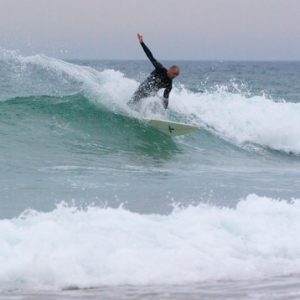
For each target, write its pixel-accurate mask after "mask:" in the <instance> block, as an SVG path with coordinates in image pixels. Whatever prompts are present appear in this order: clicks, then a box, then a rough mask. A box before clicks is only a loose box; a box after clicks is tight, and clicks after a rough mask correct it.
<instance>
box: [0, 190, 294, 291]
mask: <svg viewBox="0 0 300 300" xmlns="http://www.w3.org/2000/svg"><path fill="white" fill-rule="evenodd" d="M299 219H300V200H297V201H294V202H293V203H290V204H289V203H287V202H286V201H279V200H274V199H270V198H264V197H259V196H256V195H249V196H248V197H247V199H246V200H244V201H241V202H239V203H238V205H237V207H236V208H232V209H230V208H218V207H213V206H208V205H199V206H197V207H189V208H186V209H175V210H174V211H173V212H172V213H171V214H170V215H167V216H163V215H140V214H138V213H132V212H129V211H127V210H125V209H123V208H119V209H112V208H103V209H101V208H96V207H90V208H89V209H88V210H86V211H80V210H77V209H75V208H67V207H65V206H62V205H61V206H59V207H58V208H57V209H55V210H54V211H52V212H49V213H37V212H33V211H31V212H27V213H25V214H24V215H23V216H20V217H19V218H15V219H11V220H1V221H0V266H1V268H0V289H1V290H4V289H8V288H22V289H43V288H47V289H49V288H50V289H56V288H62V287H67V286H70V285H71V286H78V287H90V286H99V285H115V284H177V283H188V282H199V281H204V280H218V279H249V278H250V279H257V278H262V277H263V276H274V275H286V274H290V273H298V272H300V250H299V249H300V242H299V238H298V237H299V230H300V223H299Z"/></svg>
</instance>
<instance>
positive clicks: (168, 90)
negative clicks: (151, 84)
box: [163, 87, 172, 109]
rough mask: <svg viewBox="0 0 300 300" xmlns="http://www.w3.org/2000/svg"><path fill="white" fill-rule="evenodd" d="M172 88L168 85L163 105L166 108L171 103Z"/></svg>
mask: <svg viewBox="0 0 300 300" xmlns="http://www.w3.org/2000/svg"><path fill="white" fill-rule="evenodd" d="M171 90H172V87H167V88H166V89H165V91H164V99H163V106H164V108H165V109H167V108H168V105H169V95H170V92H171Z"/></svg>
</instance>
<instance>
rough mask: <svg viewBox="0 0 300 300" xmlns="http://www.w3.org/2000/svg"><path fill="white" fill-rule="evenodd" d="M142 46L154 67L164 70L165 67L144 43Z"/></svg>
mask: <svg viewBox="0 0 300 300" xmlns="http://www.w3.org/2000/svg"><path fill="white" fill-rule="evenodd" d="M141 46H142V47H143V49H144V51H145V53H146V55H147V57H148V58H149V60H150V61H151V62H152V64H153V66H154V67H155V68H156V69H161V68H163V65H162V64H161V63H159V62H158V61H157V60H156V59H155V58H154V57H153V54H152V53H151V51H150V50H149V48H148V47H147V46H146V45H145V43H144V42H142V43H141Z"/></svg>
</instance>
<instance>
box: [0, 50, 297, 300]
mask: <svg viewBox="0 0 300 300" xmlns="http://www.w3.org/2000/svg"><path fill="white" fill-rule="evenodd" d="M164 63H165V64H166V65H168V64H172V63H173V62H164ZM179 64H180V66H181V68H182V75H181V76H180V77H179V78H178V80H176V81H175V82H174V88H173V90H172V92H171V95H170V107H169V110H168V111H164V109H163V108H162V105H161V103H160V99H159V97H160V96H161V92H160V93H159V95H158V96H155V97H151V98H148V99H145V101H143V102H142V104H141V106H140V110H139V111H136V110H133V109H132V108H130V107H129V106H128V105H127V102H128V100H129V99H130V97H131V95H132V94H133V92H134V91H135V89H136V88H137V87H138V85H139V83H140V82H141V81H142V80H143V79H144V78H145V77H146V76H147V74H148V73H149V72H150V71H151V66H149V65H148V64H147V62H146V61H96V60H95V61H93V60H76V61H64V60H59V59H55V58H51V57H47V56H45V55H34V56H22V55H21V54H19V53H17V52H12V51H7V50H4V49H1V50H0V75H1V77H0V138H1V143H0V161H1V166H0V291H1V293H0V294H1V295H0V299H9V298H12V299H13V298H14V297H19V296H21V297H23V299H69V298H70V299H71V298H72V297H74V296H78V297H79V298H80V297H81V298H82V299H84V298H86V297H89V296H91V297H100V296H102V297H105V298H106V299H127V298H128V299H130V295H131V296H132V293H133V294H134V295H135V297H136V298H144V299H154V298H156V299H187V298H188V299H198V298H197V297H198V296H199V295H201V296H202V298H203V299H227V298H228V299H265V298H266V297H267V298H269V299H285V295H289V297H290V298H292V297H294V299H297V297H299V294H300V289H299V288H298V284H297V282H298V280H299V274H300V245H299V243H298V242H297V240H298V239H297V237H298V232H299V230H300V222H299V208H300V207H299V206H300V183H299V176H300V171H299V170H300V168H299V167H300V122H299V120H300V101H299V99H300V90H299V86H300V79H299V76H298V74H299V71H300V64H299V63H283V62H282V63H276V62H189V61H183V62H179ZM128 117H129V118H128ZM131 117H134V118H135V119H132V118H131ZM144 117H148V118H159V119H166V120H172V121H178V122H184V123H187V124H192V125H196V126H198V127H199V130H198V131H197V132H196V133H194V134H191V135H187V136H184V137H179V138H170V137H166V136H164V135H163V134H161V133H159V132H157V131H156V130H155V129H153V128H150V127H148V126H147V125H146V124H144V123H141V122H139V121H138V119H139V118H144ZM166 290H168V291H171V292H169V294H166V292H165V291H166ZM274 291H275V292H274ZM122 297H123V298H122ZM205 297H206V298H205ZM290 298H288V297H287V298H286V299H290Z"/></svg>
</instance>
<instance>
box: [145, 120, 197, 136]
mask: <svg viewBox="0 0 300 300" xmlns="http://www.w3.org/2000/svg"><path fill="white" fill-rule="evenodd" d="M141 121H142V122H145V123H146V124H147V125H149V126H151V127H153V128H155V129H157V130H159V131H160V132H162V133H164V134H167V135H169V136H179V135H184V134H188V133H192V132H194V131H196V130H198V129H199V128H198V127H196V126H192V125H187V124H184V123H176V122H170V121H164V120H153V119H143V120H141Z"/></svg>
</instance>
